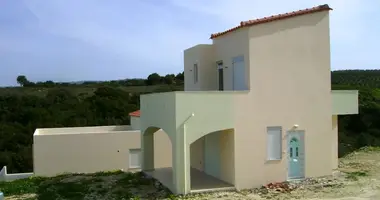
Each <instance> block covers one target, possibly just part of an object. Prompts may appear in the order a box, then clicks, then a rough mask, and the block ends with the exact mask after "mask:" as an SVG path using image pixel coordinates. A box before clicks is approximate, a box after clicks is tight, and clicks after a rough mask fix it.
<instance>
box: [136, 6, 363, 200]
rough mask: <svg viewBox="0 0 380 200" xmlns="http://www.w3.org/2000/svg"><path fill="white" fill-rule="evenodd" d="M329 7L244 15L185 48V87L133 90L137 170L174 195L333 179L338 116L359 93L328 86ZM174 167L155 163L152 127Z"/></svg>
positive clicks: (350, 109)
mask: <svg viewBox="0 0 380 200" xmlns="http://www.w3.org/2000/svg"><path fill="white" fill-rule="evenodd" d="M331 10H332V9H331V8H330V7H329V6H328V5H321V6H317V7H313V8H309V9H304V10H299V11H295V12H290V13H285V14H280V15H275V16H270V17H266V18H262V19H256V20H249V21H243V22H241V23H240V24H239V25H238V26H236V27H234V28H231V29H229V30H226V31H223V32H220V33H216V34H212V35H211V39H212V44H200V45H196V46H194V47H191V48H189V49H186V50H185V51H184V74H185V91H182V92H168V93H154V94H146V95H142V96H141V110H140V111H139V112H141V116H140V129H141V134H142V135H141V148H142V155H143V156H142V159H143V160H142V170H143V171H144V172H145V173H146V174H148V175H151V176H153V177H155V178H156V179H158V180H159V181H160V182H161V183H163V184H164V185H165V186H167V187H168V188H169V189H170V190H171V191H173V192H174V193H176V194H188V193H190V192H197V191H201V190H202V191H207V190H217V189H231V188H232V189H237V190H241V189H248V188H253V187H259V186H261V185H263V184H266V183H269V182H274V181H285V180H292V179H302V178H306V177H318V176H324V175H331V173H332V170H333V169H334V168H337V166H338V148H337V145H338V130H337V121H338V115H350V114H358V91H332V90H331V77H330V76H331V71H330V70H331V66H330V63H331V61H330V59H331V58H330V31H329V27H330V22H329V17H330V16H329V12H330V11H331ZM157 130H163V131H164V132H165V133H166V134H167V135H168V137H169V138H170V142H171V146H172V167H169V168H160V167H157V166H155V162H154V160H155V159H154V158H155V153H156V152H155V148H154V147H155V145H157V142H156V141H155V139H154V135H155V132H156V131H157Z"/></svg>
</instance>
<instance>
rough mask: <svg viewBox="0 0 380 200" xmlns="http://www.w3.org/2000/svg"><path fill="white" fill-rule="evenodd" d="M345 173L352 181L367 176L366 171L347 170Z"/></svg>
mask: <svg viewBox="0 0 380 200" xmlns="http://www.w3.org/2000/svg"><path fill="white" fill-rule="evenodd" d="M346 174H347V176H346V178H347V179H349V180H353V181H357V180H359V177H365V176H368V172H367V171H356V172H347V173H346Z"/></svg>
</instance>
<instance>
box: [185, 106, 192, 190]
mask: <svg viewBox="0 0 380 200" xmlns="http://www.w3.org/2000/svg"><path fill="white" fill-rule="evenodd" d="M192 117H194V113H191V115H190V116H189V117H187V119H186V120H185V121H184V122H183V152H184V154H185V155H187V145H186V142H187V141H186V123H187V121H189V120H190V119H191V118H192ZM183 167H184V168H185V169H186V168H187V156H185V162H184V166H183ZM189 170H190V167H189ZM187 179H188V177H187V173H185V185H184V187H185V188H184V190H185V191H184V192H186V189H187Z"/></svg>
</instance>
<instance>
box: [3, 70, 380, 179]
mask: <svg viewBox="0 0 380 200" xmlns="http://www.w3.org/2000/svg"><path fill="white" fill-rule="evenodd" d="M362 74H368V76H362ZM357 77H362V78H360V79H358V78H357ZM359 80H360V81H359ZM379 80H380V70H365V71H364V70H351V71H349V70H347V71H336V72H332V83H333V86H332V88H333V89H359V90H360V95H359V98H360V114H359V115H352V116H341V117H339V142H340V145H339V154H340V155H345V154H347V153H349V152H351V151H353V150H355V149H358V148H360V147H363V146H367V145H372V146H380V87H379V85H380V83H379ZM17 81H18V82H19V84H20V85H21V86H22V87H13V88H9V87H8V88H0V167H1V166H3V165H7V166H8V169H9V172H11V173H17V172H28V171H32V168H33V161H32V142H33V141H32V134H33V132H34V130H35V129H36V128H42V127H45V128H51V127H63V126H96V125H111V124H113V125H118V124H129V116H128V115H127V113H129V112H132V111H135V110H136V109H139V102H140V100H139V99H140V98H139V97H140V95H141V94H145V93H151V92H165V91H174V90H183V82H184V77H183V73H180V74H177V75H174V74H168V75H165V76H160V75H158V74H156V73H153V74H151V75H149V76H148V77H147V78H146V79H132V80H115V81H107V82H83V83H54V82H53V81H46V82H39V83H34V82H31V81H29V80H28V79H27V78H26V77H25V76H19V77H17Z"/></svg>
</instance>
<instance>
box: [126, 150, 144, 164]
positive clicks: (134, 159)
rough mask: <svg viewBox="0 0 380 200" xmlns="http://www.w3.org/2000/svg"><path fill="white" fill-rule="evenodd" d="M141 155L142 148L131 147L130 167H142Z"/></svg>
mask: <svg viewBox="0 0 380 200" xmlns="http://www.w3.org/2000/svg"><path fill="white" fill-rule="evenodd" d="M140 155H141V150H140V149H130V150H129V168H140V167H141V162H140Z"/></svg>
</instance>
